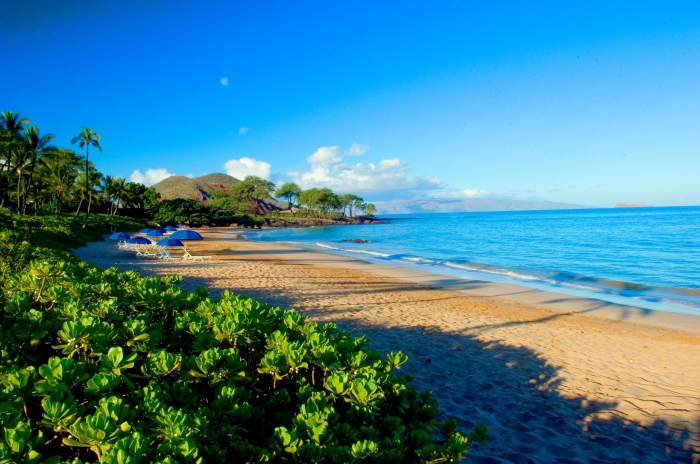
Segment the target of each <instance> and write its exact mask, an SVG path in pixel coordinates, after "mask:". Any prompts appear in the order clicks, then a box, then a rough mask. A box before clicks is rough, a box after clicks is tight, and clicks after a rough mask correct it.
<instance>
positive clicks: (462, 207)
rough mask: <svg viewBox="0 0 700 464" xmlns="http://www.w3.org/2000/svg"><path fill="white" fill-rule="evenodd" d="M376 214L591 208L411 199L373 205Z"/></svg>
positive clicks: (536, 202) (550, 203)
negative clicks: (375, 208)
mask: <svg viewBox="0 0 700 464" xmlns="http://www.w3.org/2000/svg"><path fill="white" fill-rule="evenodd" d="M375 206H376V207H377V213H378V214H415V213H469V212H486V211H537V210H558V209H589V208H591V207H590V206H585V205H575V204H570V203H560V202H555V201H547V200H510V199H504V198H411V199H408V200H394V201H389V202H381V203H376V204H375Z"/></svg>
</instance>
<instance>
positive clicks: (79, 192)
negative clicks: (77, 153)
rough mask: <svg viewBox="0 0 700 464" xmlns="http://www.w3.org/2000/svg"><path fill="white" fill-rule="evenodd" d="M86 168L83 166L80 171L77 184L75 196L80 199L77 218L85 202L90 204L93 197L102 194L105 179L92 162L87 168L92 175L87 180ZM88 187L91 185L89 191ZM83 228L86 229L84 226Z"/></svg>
mask: <svg viewBox="0 0 700 464" xmlns="http://www.w3.org/2000/svg"><path fill="white" fill-rule="evenodd" d="M84 168H85V166H83V168H82V170H80V171H79V175H78V179H77V181H76V183H75V191H74V195H75V197H76V198H79V199H80V202H79V203H78V209H77V210H76V211H75V217H78V214H79V213H80V208H81V207H82V205H83V202H89V201H90V199H91V198H92V197H93V196H98V195H100V193H101V188H100V185H101V182H102V177H103V176H102V173H101V172H99V171H97V169H95V166H94V164H93V163H92V161H90V163H89V164H88V166H87V171H88V172H89V173H90V178H89V179H86V176H85V169H84ZM88 185H90V189H89V190H88V189H86V188H85V187H86V186H88ZM83 227H85V225H84V224H83Z"/></svg>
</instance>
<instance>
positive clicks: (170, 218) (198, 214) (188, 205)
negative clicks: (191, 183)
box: [153, 199, 213, 227]
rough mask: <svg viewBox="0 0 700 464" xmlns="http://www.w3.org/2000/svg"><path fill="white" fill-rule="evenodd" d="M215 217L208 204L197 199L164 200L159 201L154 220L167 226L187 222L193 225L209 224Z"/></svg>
mask: <svg viewBox="0 0 700 464" xmlns="http://www.w3.org/2000/svg"><path fill="white" fill-rule="evenodd" d="M212 217H213V214H212V212H211V210H210V208H209V207H208V206H207V205H204V204H202V203H199V202H197V201H195V200H183V199H176V200H163V201H161V202H160V203H158V207H157V211H156V214H155V216H154V217H153V220H154V221H155V222H157V223H158V224H160V225H161V226H165V225H168V224H171V225H172V224H177V223H179V222H186V223H188V224H189V225H190V226H192V227H200V226H205V225H209V223H210V222H211V220H212Z"/></svg>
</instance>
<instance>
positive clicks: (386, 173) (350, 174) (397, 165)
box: [287, 146, 442, 200]
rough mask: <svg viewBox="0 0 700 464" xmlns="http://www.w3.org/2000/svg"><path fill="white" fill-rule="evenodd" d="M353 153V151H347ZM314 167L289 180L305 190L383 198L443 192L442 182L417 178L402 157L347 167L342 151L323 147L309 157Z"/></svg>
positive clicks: (298, 171)
mask: <svg viewBox="0 0 700 464" xmlns="http://www.w3.org/2000/svg"><path fill="white" fill-rule="evenodd" d="M348 151H350V150H348ZM306 161H308V162H309V164H310V165H311V167H310V168H309V169H308V170H306V169H302V168H299V169H295V170H292V171H290V172H288V173H287V177H288V178H289V179H290V180H292V181H294V182H296V183H298V184H299V185H300V186H301V187H302V188H311V187H329V188H331V189H333V190H334V191H336V192H338V193H345V192H353V193H357V194H359V195H371V196H372V199H373V200H379V199H380V198H393V197H397V196H399V197H410V196H415V195H416V194H417V192H423V193H425V192H429V191H434V190H437V189H440V188H441V187H442V185H441V184H442V182H441V181H440V179H437V178H435V177H429V176H416V175H411V174H409V173H408V172H407V166H406V163H404V162H403V161H402V160H401V159H400V158H393V159H387V160H382V161H380V163H379V167H377V166H375V165H374V163H357V164H347V163H344V162H343V155H341V154H340V148H339V147H337V146H333V147H321V148H319V149H318V150H316V151H315V152H314V153H313V154H312V155H311V156H309V157H307V158H306Z"/></svg>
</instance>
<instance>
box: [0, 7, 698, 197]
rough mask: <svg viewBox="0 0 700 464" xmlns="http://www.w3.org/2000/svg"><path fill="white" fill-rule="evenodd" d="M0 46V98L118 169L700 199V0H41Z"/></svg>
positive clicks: (478, 193)
mask: <svg viewBox="0 0 700 464" xmlns="http://www.w3.org/2000/svg"><path fill="white" fill-rule="evenodd" d="M611 3H614V4H613V5H611ZM0 56H2V62H3V63H4V66H3V68H4V71H3V72H2V73H1V74H0V107H2V109H3V110H4V109H12V110H14V111H21V112H22V115H23V116H27V117H29V118H30V119H31V120H32V123H34V124H38V125H39V126H40V128H41V129H42V130H44V131H47V132H52V133H54V134H55V135H56V136H57V142H58V143H59V144H62V145H69V143H70V139H71V137H73V136H74V135H75V134H76V133H77V131H78V129H79V128H80V127H81V126H87V127H93V128H95V130H97V131H98V132H99V133H100V134H101V135H102V137H103V140H102V145H103V149H104V151H103V153H102V154H98V155H96V156H95V158H94V160H95V162H96V163H97V165H98V168H99V169H100V170H101V171H102V172H104V173H109V174H114V175H120V176H123V177H126V178H133V179H139V180H144V181H146V182H153V181H155V180H158V179H160V178H162V177H163V176H164V175H167V174H169V173H174V174H181V175H189V174H192V175H194V176H198V175H201V174H204V173H210V172H227V171H228V172H229V173H231V174H234V175H237V176H241V175H245V174H246V173H254V174H260V175H264V176H266V177H268V178H270V179H272V180H274V181H284V180H294V181H297V182H298V183H300V184H302V185H303V186H305V187H307V186H312V185H327V186H330V187H332V188H334V189H335V190H336V191H338V192H345V191H353V192H358V193H360V194H361V195H363V196H364V197H365V199H366V200H369V201H384V200H390V199H396V198H412V197H422V196H439V197H500V198H520V199H547V200H552V201H562V202H569V203H577V204H585V205H592V206H612V205H613V204H614V203H616V202H647V203H652V204H654V205H690V204H700V181H699V180H698V177H699V174H700V130H699V129H700V73H699V72H698V71H700V3H698V2H697V1H694V2H690V1H688V2H682V1H679V2H579V3H578V4H574V3H573V2H546V3H545V2H541V3H532V2H468V1H456V2H447V1H446V2H425V1H423V2H412V1H404V2H394V3H389V2H342V1H338V2H313V1H308V2H281V1H280V2H270V1H261V2H245V3H243V2H228V1H220V2H219V1H202V2H185V1H176V0H169V1H167V2H165V1H163V2H161V1H151V2H137V1H121V2H107V1H95V2H86V1H71V0H65V1H61V2H55V1H31V0H30V1H27V2H15V3H13V4H8V5H4V6H3V14H2V15H1V16H0ZM137 170H138V173H135V171H137Z"/></svg>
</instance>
